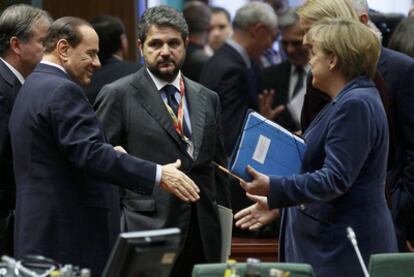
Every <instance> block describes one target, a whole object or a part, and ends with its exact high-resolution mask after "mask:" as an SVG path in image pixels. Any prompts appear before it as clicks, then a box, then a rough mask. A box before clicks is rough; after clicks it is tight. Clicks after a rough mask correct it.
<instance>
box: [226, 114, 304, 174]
mask: <svg viewBox="0 0 414 277" xmlns="http://www.w3.org/2000/svg"><path fill="white" fill-rule="evenodd" d="M236 147H237V148H236V149H235V151H234V153H233V159H232V162H231V164H230V171H231V172H233V173H234V174H236V175H238V176H240V177H241V178H242V179H244V180H246V181H250V180H251V179H252V178H251V176H250V175H249V174H248V173H247V171H246V167H247V165H250V166H252V167H253V168H254V169H255V170H257V171H259V172H261V173H264V174H266V175H280V176H291V175H294V174H298V173H300V168H301V164H302V158H303V154H304V153H305V150H306V145H305V142H304V140H303V139H301V138H300V137H298V136H295V135H293V134H292V133H290V132H289V131H288V130H286V129H284V128H283V127H282V126H280V125H278V124H277V123H275V122H273V121H271V120H268V119H266V118H265V117H263V116H261V115H260V114H258V113H256V112H250V113H249V114H248V115H247V116H246V120H245V122H244V126H243V129H242V133H241V135H240V137H239V144H238V145H237V146H236Z"/></svg>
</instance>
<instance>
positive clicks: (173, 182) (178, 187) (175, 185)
mask: <svg viewBox="0 0 414 277" xmlns="http://www.w3.org/2000/svg"><path fill="white" fill-rule="evenodd" d="M114 149H115V150H116V151H118V152H121V153H127V152H126V151H125V149H124V148H123V147H122V146H115V147H114ZM180 166H181V161H180V160H177V161H176V162H175V163H170V164H166V165H163V166H162V173H161V182H160V187H161V188H162V189H163V190H165V191H168V192H169V193H172V194H174V195H175V196H177V197H178V198H180V199H181V200H183V201H185V202H196V201H197V200H198V199H200V196H199V195H198V193H199V192H200V189H199V188H198V187H197V185H196V184H195V183H194V182H193V180H191V179H190V178H189V177H188V176H187V175H185V174H184V173H183V172H182V171H180V170H179V168H180Z"/></svg>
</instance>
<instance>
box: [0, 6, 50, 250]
mask: <svg viewBox="0 0 414 277" xmlns="http://www.w3.org/2000/svg"><path fill="white" fill-rule="evenodd" d="M50 22H51V18H50V17H49V15H48V14H47V13H46V12H45V11H43V10H40V9H37V8H33V7H31V6H28V5H14V6H10V7H9V8H7V9H6V10H4V11H3V13H2V15H1V17H0V34H1V35H0V255H5V254H7V255H12V254H13V251H12V249H13V210H14V207H15V198H16V192H15V186H16V185H15V181H14V173H13V157H12V150H11V144H10V134H9V127H8V126H9V117H10V113H11V111H12V108H13V104H14V100H15V98H16V96H17V92H18V91H19V89H20V87H21V85H22V84H23V82H24V78H26V77H27V75H29V74H30V73H31V72H32V70H33V69H34V67H35V66H36V65H37V63H39V62H40V60H41V59H42V56H43V45H42V41H43V39H44V37H45V36H46V32H47V28H48V27H49V25H50Z"/></svg>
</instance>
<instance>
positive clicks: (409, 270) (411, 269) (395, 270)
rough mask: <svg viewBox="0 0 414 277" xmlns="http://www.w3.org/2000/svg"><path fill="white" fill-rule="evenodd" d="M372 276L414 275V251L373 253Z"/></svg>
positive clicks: (402, 276) (398, 276) (370, 270)
mask: <svg viewBox="0 0 414 277" xmlns="http://www.w3.org/2000/svg"><path fill="white" fill-rule="evenodd" d="M369 275H370V276H371V277H390V276H392V277H405V276H414V253H387V254H375V255H371V258H370V261H369Z"/></svg>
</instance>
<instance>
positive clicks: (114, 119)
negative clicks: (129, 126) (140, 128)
mask: <svg viewBox="0 0 414 277" xmlns="http://www.w3.org/2000/svg"><path fill="white" fill-rule="evenodd" d="M94 108H95V110H96V115H97V117H98V119H99V120H100V121H101V123H102V126H103V128H104V131H105V135H106V138H107V139H108V141H109V143H110V144H112V145H114V146H116V145H121V146H122V145H123V143H122V141H121V137H122V130H123V124H124V123H123V113H124V112H125V108H124V107H123V105H122V99H121V97H119V94H118V93H117V92H115V91H114V88H112V87H111V86H110V85H106V86H104V87H103V88H102V89H101V91H100V92H99V94H98V96H97V98H96V101H95V105H94Z"/></svg>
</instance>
